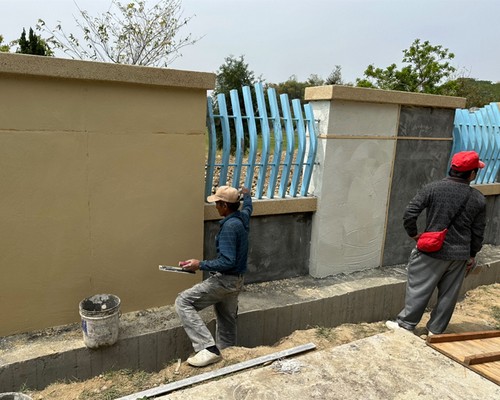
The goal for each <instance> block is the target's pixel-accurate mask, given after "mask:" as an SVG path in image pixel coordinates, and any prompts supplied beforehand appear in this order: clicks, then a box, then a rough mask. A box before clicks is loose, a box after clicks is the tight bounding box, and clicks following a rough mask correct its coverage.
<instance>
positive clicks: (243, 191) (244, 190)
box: [240, 186, 250, 194]
mask: <svg viewBox="0 0 500 400" xmlns="http://www.w3.org/2000/svg"><path fill="white" fill-rule="evenodd" d="M240 192H241V194H247V193H250V190H248V188H246V187H244V186H242V187H241V189H240Z"/></svg>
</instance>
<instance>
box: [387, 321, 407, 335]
mask: <svg viewBox="0 0 500 400" xmlns="http://www.w3.org/2000/svg"><path fill="white" fill-rule="evenodd" d="M385 326H387V327H388V328H389V329H391V330H393V331H401V332H408V333H413V332H412V331H411V330H409V329H406V328H403V327H402V326H401V325H399V324H398V322H397V321H386V323H385Z"/></svg>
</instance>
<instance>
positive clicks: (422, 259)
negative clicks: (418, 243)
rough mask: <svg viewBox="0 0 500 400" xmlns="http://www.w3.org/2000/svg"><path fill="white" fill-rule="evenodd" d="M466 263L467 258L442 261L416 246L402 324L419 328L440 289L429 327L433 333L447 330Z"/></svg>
mask: <svg viewBox="0 0 500 400" xmlns="http://www.w3.org/2000/svg"><path fill="white" fill-rule="evenodd" d="M466 264H467V260H455V261H447V260H438V259H437V258H432V257H430V256H428V255H427V254H425V253H422V252H420V251H418V250H417V249H416V248H415V249H413V251H412V252H411V254H410V259H409V262H408V281H407V283H406V298H405V307H404V308H403V310H401V312H400V313H399V315H398V317H397V321H398V323H399V325H400V326H402V327H404V328H406V329H409V330H413V329H415V327H416V326H417V324H418V323H419V322H420V320H421V318H422V315H423V314H424V312H425V308H426V307H427V304H428V303H429V300H430V298H431V296H432V293H433V292H434V289H436V288H437V290H438V297H437V304H436V306H435V307H434V309H433V310H432V312H431V316H430V319H429V322H428V323H427V329H428V330H429V331H431V332H432V333H443V332H444V331H445V330H446V328H447V326H448V323H449V322H450V319H451V316H452V315H453V311H454V310H455V305H456V304H457V300H458V295H459V292H460V287H461V286H462V282H463V279H464V276H465V268H466Z"/></svg>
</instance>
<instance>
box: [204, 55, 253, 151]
mask: <svg viewBox="0 0 500 400" xmlns="http://www.w3.org/2000/svg"><path fill="white" fill-rule="evenodd" d="M256 82H257V79H256V78H255V73H254V72H253V71H252V70H250V68H249V66H248V64H247V63H246V62H245V57H244V56H243V55H242V56H240V57H239V58H235V57H234V56H232V55H231V56H229V57H226V58H225V60H224V64H222V65H221V66H220V67H219V69H218V70H217V72H216V81H215V89H214V91H213V92H212V98H213V99H214V104H215V110H214V112H215V113H216V114H218V113H219V104H218V103H217V95H219V94H224V95H225V97H226V105H227V110H228V114H229V115H232V113H233V107H232V105H231V100H230V97H229V96H230V95H229V93H230V91H231V90H233V89H236V90H238V99H239V103H240V108H241V109H242V113H244V103H243V92H242V90H241V88H242V87H243V86H249V87H250V89H251V92H252V99H253V102H254V104H253V108H254V110H255V109H256V100H255V89H254V85H255V83H256ZM216 123H217V127H216V128H217V130H218V131H220V129H221V126H220V121H219V120H218V119H217V120H216ZM229 126H230V133H231V152H232V153H234V152H235V150H236V129H235V126H234V123H232V121H230V125H229ZM222 144H223V143H222V136H221V135H218V136H217V147H218V148H219V149H221V148H222ZM243 147H244V151H245V152H246V150H247V149H248V147H249V141H248V140H246V139H245V140H244V146H243Z"/></svg>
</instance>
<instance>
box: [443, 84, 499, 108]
mask: <svg viewBox="0 0 500 400" xmlns="http://www.w3.org/2000/svg"><path fill="white" fill-rule="evenodd" d="M452 83H453V85H454V87H453V93H452V95H453V96H459V97H465V98H466V99H467V103H466V106H465V107H466V108H473V107H479V108H480V107H484V106H485V105H486V104H489V103H491V102H495V101H500V83H492V82H490V81H479V80H475V79H472V78H464V77H462V78H458V79H456V80H455V81H453V82H452Z"/></svg>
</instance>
